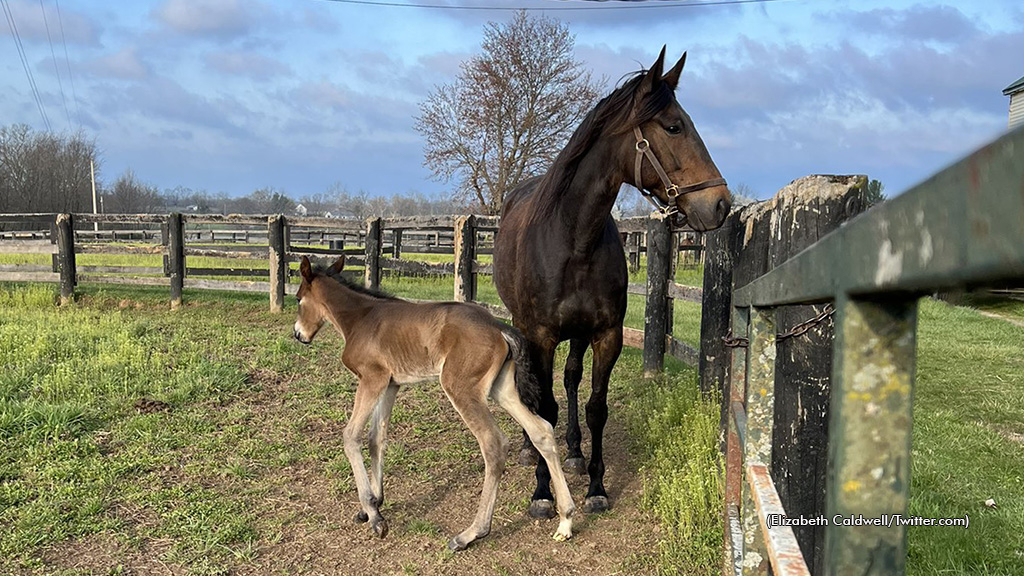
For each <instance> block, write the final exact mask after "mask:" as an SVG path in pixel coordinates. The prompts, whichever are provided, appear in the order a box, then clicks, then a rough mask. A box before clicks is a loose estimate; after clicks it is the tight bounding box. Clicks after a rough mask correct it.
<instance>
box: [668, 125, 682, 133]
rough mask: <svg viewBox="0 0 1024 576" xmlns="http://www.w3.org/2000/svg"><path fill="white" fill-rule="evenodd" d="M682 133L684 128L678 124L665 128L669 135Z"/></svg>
mask: <svg viewBox="0 0 1024 576" xmlns="http://www.w3.org/2000/svg"><path fill="white" fill-rule="evenodd" d="M682 131H683V128H682V127H681V126H679V125H678V124H673V125H671V126H668V127H667V128H665V132H668V133H669V134H680V133H682Z"/></svg>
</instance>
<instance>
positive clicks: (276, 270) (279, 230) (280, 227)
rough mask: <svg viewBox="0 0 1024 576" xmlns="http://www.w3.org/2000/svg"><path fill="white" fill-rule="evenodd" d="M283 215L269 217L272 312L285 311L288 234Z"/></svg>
mask: <svg viewBox="0 0 1024 576" xmlns="http://www.w3.org/2000/svg"><path fill="white" fill-rule="evenodd" d="M285 227H286V224H285V218H284V216H283V215H282V214H274V215H272V216H269V217H267V240H268V244H270V311H271V312H281V311H283V310H284V287H285V284H286V283H287V282H288V261H287V259H286V254H287V248H286V246H287V244H286V242H287V238H288V236H287V233H286V232H285Z"/></svg>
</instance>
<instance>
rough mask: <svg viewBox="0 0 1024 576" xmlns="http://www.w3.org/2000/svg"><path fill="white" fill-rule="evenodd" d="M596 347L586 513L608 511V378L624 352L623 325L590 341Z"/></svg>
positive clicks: (589, 407)
mask: <svg viewBox="0 0 1024 576" xmlns="http://www.w3.org/2000/svg"><path fill="white" fill-rule="evenodd" d="M591 344H592V345H593V347H594V365H593V375H592V378H591V382H592V385H591V387H592V389H593V390H592V392H591V393H590V400H589V401H588V402H587V427H588V428H590V442H591V445H592V451H591V454H590V467H589V468H588V471H589V472H590V488H589V489H588V490H587V499H586V500H585V501H584V503H583V510H584V512H588V513H590V512H604V511H605V510H608V508H609V505H608V493H607V492H605V490H604V425H605V423H606V422H607V421H608V379H609V378H610V377H611V373H612V368H613V367H614V366H615V361H616V360H618V359H619V353H620V352H622V327H621V326H618V327H616V328H612V329H611V330H608V331H606V332H603V333H602V334H599V335H598V336H597V337H595V338H594V340H593V341H592V342H591Z"/></svg>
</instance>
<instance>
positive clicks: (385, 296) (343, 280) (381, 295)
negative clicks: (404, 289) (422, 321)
mask: <svg viewBox="0 0 1024 576" xmlns="http://www.w3.org/2000/svg"><path fill="white" fill-rule="evenodd" d="M315 273H316V275H317V276H324V277H325V278H333V279H334V280H337V281H338V284H341V285H342V286H344V287H345V288H348V289H349V290H352V291H353V292H358V293H360V294H365V295H367V296H372V297H374V298H377V299H378V300H398V297H397V296H395V295H393V294H389V293H387V292H384V291H383V290H374V289H372V288H367V287H366V286H364V285H362V284H360V283H358V282H354V281H352V280H351V279H349V278H348V277H346V276H345V274H344V273H343V272H338V273H334V274H332V273H331V268H330V267H324V266H317V267H316V269H315Z"/></svg>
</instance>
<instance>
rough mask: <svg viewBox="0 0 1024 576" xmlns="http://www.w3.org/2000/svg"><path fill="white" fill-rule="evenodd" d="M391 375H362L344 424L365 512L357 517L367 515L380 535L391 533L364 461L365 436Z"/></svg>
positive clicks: (361, 504) (348, 452)
mask: <svg viewBox="0 0 1024 576" xmlns="http://www.w3.org/2000/svg"><path fill="white" fill-rule="evenodd" d="M390 382H391V377H390V376H389V375H387V374H362V375H361V377H360V378H359V387H358V388H357V389H356V401H355V404H354V405H353V407H352V415H351V416H350V417H349V420H348V424H346V425H345V432H344V435H343V437H344V443H345V456H346V457H348V463H349V465H350V466H351V468H352V476H353V479H354V480H355V483H356V493H357V494H358V495H359V505H360V507H361V508H362V514H357V515H356V520H360V521H362V517H363V516H365V517H366V520H369V522H370V527H371V528H373V531H374V533H376V534H377V535H378V536H380V537H381V538H383V537H385V536H387V534H388V523H387V521H386V520H384V518H383V517H382V516H381V515H380V502H378V501H377V498H376V496H375V495H374V492H373V488H372V487H371V486H370V479H369V477H368V476H367V474H366V464H365V462H364V461H363V450H362V435H363V429H364V428H365V427H366V422H367V421H368V420H369V419H370V415H371V414H372V413H373V411H374V408H375V407H376V406H377V404H378V402H380V401H381V396H382V395H384V394H385V390H387V388H388V385H389V383H390Z"/></svg>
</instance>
